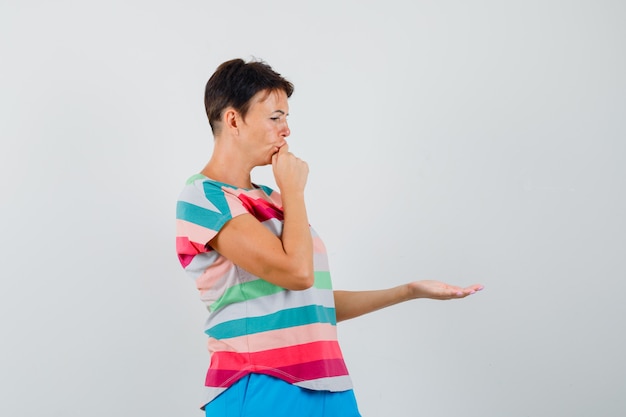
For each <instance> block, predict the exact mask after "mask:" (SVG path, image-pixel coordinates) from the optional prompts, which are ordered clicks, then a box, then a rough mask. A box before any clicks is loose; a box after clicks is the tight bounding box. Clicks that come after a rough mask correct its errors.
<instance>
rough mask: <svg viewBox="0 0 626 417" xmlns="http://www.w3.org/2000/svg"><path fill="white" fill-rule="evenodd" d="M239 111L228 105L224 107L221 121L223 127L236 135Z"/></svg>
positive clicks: (237, 132)
mask: <svg viewBox="0 0 626 417" xmlns="http://www.w3.org/2000/svg"><path fill="white" fill-rule="evenodd" d="M239 120H240V118H239V113H238V112H237V110H235V109H233V108H232V107H228V108H226V109H224V114H223V115H222V123H223V126H224V128H225V129H227V130H230V131H231V133H233V134H235V135H238V134H239Z"/></svg>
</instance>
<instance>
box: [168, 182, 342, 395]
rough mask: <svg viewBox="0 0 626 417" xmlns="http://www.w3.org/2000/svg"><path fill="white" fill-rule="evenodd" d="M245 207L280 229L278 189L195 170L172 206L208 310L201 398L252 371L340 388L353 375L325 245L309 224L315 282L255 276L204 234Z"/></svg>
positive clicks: (179, 246) (180, 245)
mask: <svg viewBox="0 0 626 417" xmlns="http://www.w3.org/2000/svg"><path fill="white" fill-rule="evenodd" d="M245 213H250V214H252V215H253V216H254V217H255V218H256V219H257V220H259V221H260V222H261V223H262V224H263V225H264V226H265V227H267V228H268V229H269V230H270V231H272V232H273V233H274V234H275V235H277V236H280V235H281V233H282V226H283V211H282V203H281V198H280V194H278V193H277V192H275V191H273V190H272V189H270V188H268V187H265V186H255V187H254V188H252V189H244V188H237V187H234V186H231V185H228V184H224V183H220V182H217V181H213V180H211V179H209V178H207V177H205V176H204V175H201V174H198V175H194V176H192V177H191V178H190V179H189V180H188V181H187V183H186V185H185V188H184V189H183V191H182V193H181V195H180V197H179V200H178V204H177V207H176V251H177V253H178V258H179V260H180V263H181V265H182V266H183V268H184V269H185V271H186V272H187V273H188V274H189V275H191V277H192V278H193V279H194V280H195V283H196V286H197V288H198V290H199V291H200V298H201V299H202V301H203V302H204V303H205V305H206V307H207V309H208V311H209V317H208V319H207V322H206V326H205V333H206V334H207V335H208V337H209V343H208V346H209V351H210V353H211V364H210V366H209V370H208V372H207V376H206V381H205V386H206V389H207V395H206V398H205V401H204V404H206V403H208V402H209V401H211V400H212V399H213V398H215V397H217V396H218V395H219V394H220V393H222V392H223V391H225V390H226V389H227V388H228V387H230V386H231V385H233V384H234V383H235V382H236V381H237V380H238V379H240V378H241V377H243V376H244V375H247V374H249V373H260V374H266V375H271V376H274V377H277V378H280V379H282V380H285V381H287V382H289V383H292V384H294V385H298V386H300V387H303V388H308V389H313V390H327V391H345V390H348V389H352V382H351V380H350V377H349V375H348V370H347V368H346V365H345V363H344V360H343V356H342V353H341V350H340V348H339V344H338V342H337V331H336V317H335V304H334V298H333V291H332V284H331V280H330V273H329V271H328V258H327V255H326V248H325V247H324V244H323V243H322V241H321V240H320V238H319V237H318V236H317V234H316V233H315V231H314V230H313V229H312V228H311V229H310V230H311V233H312V237H313V251H314V272H315V283H314V285H313V287H311V288H309V289H307V290H304V291H289V290H286V289H284V288H282V287H278V286H276V285H273V284H271V283H269V282H268V281H265V280H263V279H261V278H259V277H257V276H254V275H252V274H250V273H248V272H247V271H245V270H243V269H242V268H240V267H238V266H237V265H235V264H233V263H232V262H231V261H230V260H228V259H226V258H225V257H224V256H222V255H220V254H219V253H217V252H216V251H215V250H213V249H212V248H211V247H210V246H208V245H207V242H209V240H211V239H212V238H213V237H214V236H215V235H216V234H217V233H218V232H219V231H220V229H221V228H222V226H224V224H225V223H226V222H228V221H229V220H230V219H232V218H234V217H236V216H238V215H240V214H245Z"/></svg>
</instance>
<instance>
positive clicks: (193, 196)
mask: <svg viewBox="0 0 626 417" xmlns="http://www.w3.org/2000/svg"><path fill="white" fill-rule="evenodd" d="M203 178H204V179H196V180H192V179H190V180H189V181H188V182H187V184H186V186H185V188H184V189H183V191H182V192H181V194H180V197H179V199H178V202H177V204H176V251H177V253H178V256H179V258H180V260H181V263H183V264H184V263H185V262H184V260H183V258H185V257H188V256H191V257H193V256H194V255H197V254H199V253H202V252H208V251H209V250H210V248H207V247H206V244H207V243H208V242H209V241H210V240H211V239H213V237H215V235H217V233H218V232H219V231H220V230H221V229H222V227H223V226H224V224H226V222H228V221H229V220H231V219H232V218H234V217H236V216H239V215H241V214H244V213H247V212H248V211H247V210H246V208H245V207H244V206H243V204H242V202H241V201H240V200H239V199H238V198H237V196H235V195H233V194H231V193H228V192H225V190H224V187H228V186H226V185H224V184H221V183H218V182H214V181H210V180H207V179H206V177H203Z"/></svg>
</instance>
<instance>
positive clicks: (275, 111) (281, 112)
mask: <svg viewBox="0 0 626 417" xmlns="http://www.w3.org/2000/svg"><path fill="white" fill-rule="evenodd" d="M274 113H280V114H282V115H285V114H286V115H287V116H289V113H285V112H284V111H282V110H274V111H273V112H272V114H274Z"/></svg>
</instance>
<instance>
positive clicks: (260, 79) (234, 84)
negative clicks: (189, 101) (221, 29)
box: [204, 59, 293, 134]
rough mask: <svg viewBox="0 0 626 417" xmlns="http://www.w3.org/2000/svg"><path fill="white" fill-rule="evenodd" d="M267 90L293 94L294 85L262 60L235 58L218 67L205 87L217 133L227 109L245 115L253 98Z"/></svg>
mask: <svg viewBox="0 0 626 417" xmlns="http://www.w3.org/2000/svg"><path fill="white" fill-rule="evenodd" d="M264 90H267V91H268V92H273V91H278V90H282V91H284V92H285V94H287V97H291V95H292V94H293V84H292V83H290V82H289V81H287V80H286V79H284V78H283V77H282V76H281V75H280V74H278V73H277V72H276V71H274V70H273V69H272V68H271V67H270V66H269V65H267V64H266V63H265V62H263V61H260V60H255V61H250V62H245V61H244V60H242V59H233V60H230V61H226V62H224V63H223V64H221V65H220V66H219V67H217V69H216V70H215V72H214V73H213V75H212V76H211V78H209V81H208V82H207V83H206V88H205V90H204V107H205V109H206V114H207V117H208V118H209V124H210V125H211V130H212V131H213V133H214V134H215V133H217V131H216V129H217V126H218V125H219V122H220V121H221V118H222V112H223V111H224V109H225V108H227V107H233V108H234V109H235V110H237V111H238V112H239V113H240V114H241V117H243V118H245V116H246V114H247V113H248V109H249V108H250V99H251V98H252V97H254V95H255V94H257V93H258V92H260V91H264Z"/></svg>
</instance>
